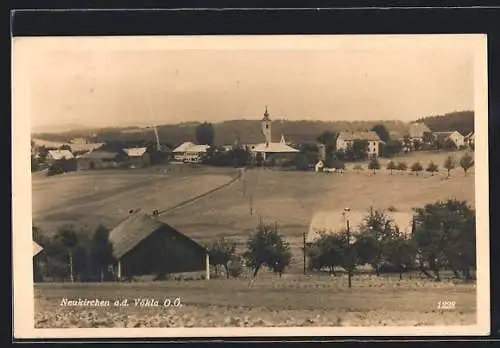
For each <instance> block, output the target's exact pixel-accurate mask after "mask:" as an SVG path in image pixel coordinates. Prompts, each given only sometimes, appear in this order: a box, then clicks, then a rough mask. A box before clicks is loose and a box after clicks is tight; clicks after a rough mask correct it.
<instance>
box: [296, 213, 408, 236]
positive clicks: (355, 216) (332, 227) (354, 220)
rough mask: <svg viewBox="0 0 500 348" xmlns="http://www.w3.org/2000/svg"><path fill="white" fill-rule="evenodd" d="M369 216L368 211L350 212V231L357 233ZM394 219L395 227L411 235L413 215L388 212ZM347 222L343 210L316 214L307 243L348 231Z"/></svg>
mask: <svg viewBox="0 0 500 348" xmlns="http://www.w3.org/2000/svg"><path fill="white" fill-rule="evenodd" d="M368 214H369V212H367V211H350V212H349V215H348V220H349V226H350V231H351V232H353V233H356V232H358V231H359V227H360V226H361V225H362V224H363V223H364V219H365V218H366V216H367V215H368ZM386 214H387V215H388V217H389V218H390V219H392V221H393V223H394V225H396V226H397V227H398V228H399V230H400V231H401V232H403V233H405V234H411V232H412V227H413V214H412V213H405V212H386ZM346 227H347V220H346V218H345V215H344V211H343V210H337V211H319V212H316V213H315V214H314V215H313V217H312V219H311V222H310V224H309V231H308V234H307V237H306V243H307V244H312V243H314V242H316V241H317V240H318V239H319V238H320V237H321V235H322V233H327V234H337V233H342V232H344V231H346Z"/></svg>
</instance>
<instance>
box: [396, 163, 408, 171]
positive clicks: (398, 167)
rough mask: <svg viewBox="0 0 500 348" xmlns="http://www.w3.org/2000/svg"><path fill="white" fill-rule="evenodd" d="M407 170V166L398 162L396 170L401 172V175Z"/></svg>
mask: <svg viewBox="0 0 500 348" xmlns="http://www.w3.org/2000/svg"><path fill="white" fill-rule="evenodd" d="M407 169H408V166H407V165H406V163H405V162H399V163H398V165H397V170H399V171H400V172H401V174H403V173H404V172H406V170H407Z"/></svg>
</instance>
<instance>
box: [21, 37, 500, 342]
mask: <svg viewBox="0 0 500 348" xmlns="http://www.w3.org/2000/svg"><path fill="white" fill-rule="evenodd" d="M12 47H13V48H12V49H13V59H12V62H13V83H12V88H13V115H12V120H13V138H12V139H13V243H14V245H13V247H14V262H13V270H12V272H13V279H14V297H15V301H14V312H15V319H16V320H15V325H16V327H15V331H18V332H19V333H20V334H22V335H24V336H26V337H97V336H98V337H132V336H133V337H196V336H200V337H208V336H294V335H298V336H346V335H367V334H368V335H388V334H390V335H407V336H409V335H451V334H454V335H482V334H487V333H488V332H489V325H490V322H489V316H490V313H489V311H490V307H489V306H490V303H489V299H490V294H489V286H490V284H489V242H488V234H489V226H488V220H489V208H488V200H487V199H484V198H485V197H487V196H488V194H489V192H488V158H487V153H488V113H487V69H486V36H485V35H470V34H467V35H317V36H316V35H314V36H291V35H290V36H185V37H180V36H170V37H169V36H163V37H162V36H159V37H146V36H144V37H140V36H137V37H39V38H36V37H22V38H14V39H13V43H12ZM476 133H477V135H478V137H477V138H476V137H475V135H476ZM30 230H31V231H30Z"/></svg>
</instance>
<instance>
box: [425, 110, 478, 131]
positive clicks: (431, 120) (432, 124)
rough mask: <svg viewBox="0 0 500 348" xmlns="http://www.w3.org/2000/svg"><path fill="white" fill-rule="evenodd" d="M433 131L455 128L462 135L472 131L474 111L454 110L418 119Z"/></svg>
mask: <svg viewBox="0 0 500 348" xmlns="http://www.w3.org/2000/svg"><path fill="white" fill-rule="evenodd" d="M417 122H424V123H425V124H426V125H427V127H429V129H430V130H431V131H433V132H446V131H452V130H457V131H459V132H460V133H462V134H463V135H467V134H468V133H470V132H472V131H474V111H456V112H450V113H448V114H444V115H436V116H428V117H423V118H421V119H419V120H418V121H417Z"/></svg>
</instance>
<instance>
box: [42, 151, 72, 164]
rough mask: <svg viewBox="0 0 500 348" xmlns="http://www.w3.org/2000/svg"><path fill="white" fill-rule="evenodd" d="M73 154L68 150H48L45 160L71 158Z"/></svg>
mask: <svg viewBox="0 0 500 348" xmlns="http://www.w3.org/2000/svg"><path fill="white" fill-rule="evenodd" d="M74 158H75V156H73V154H72V153H71V151H69V150H49V152H48V154H47V160H48V161H49V162H51V163H53V162H55V161H60V160H71V159H74Z"/></svg>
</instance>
